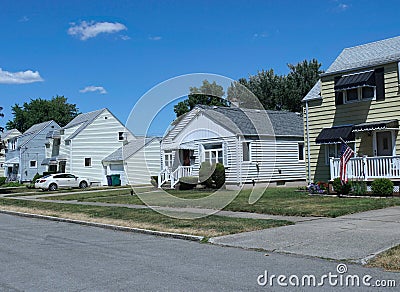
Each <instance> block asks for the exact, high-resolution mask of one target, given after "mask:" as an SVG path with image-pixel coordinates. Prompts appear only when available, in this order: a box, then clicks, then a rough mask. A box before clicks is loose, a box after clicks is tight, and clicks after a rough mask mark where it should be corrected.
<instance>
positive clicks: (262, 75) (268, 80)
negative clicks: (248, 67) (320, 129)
mask: <svg viewBox="0 0 400 292" xmlns="http://www.w3.org/2000/svg"><path fill="white" fill-rule="evenodd" d="M287 66H288V68H289V70H290V72H289V73H288V74H287V75H276V74H275V73H274V71H273V70H272V69H269V70H261V71H259V72H257V74H256V75H253V76H249V78H248V80H247V79H245V78H241V79H239V80H238V81H237V82H236V83H235V82H234V83H232V84H231V86H230V87H229V88H228V100H229V101H232V102H237V101H238V100H239V101H240V102H239V106H240V107H244V108H258V106H256V105H255V104H256V103H254V102H249V101H250V100H251V99H250V98H249V93H246V92H245V91H244V90H243V88H240V85H243V86H245V87H247V88H248V89H249V90H250V91H251V92H252V93H253V94H254V95H255V96H256V97H257V98H258V99H259V101H260V103H261V105H262V106H263V107H264V108H265V109H268V110H276V109H278V110H280V109H284V110H289V111H294V112H299V111H301V100H302V99H303V97H304V96H305V95H306V94H307V93H308V92H309V91H310V90H311V88H312V87H313V86H314V84H315V83H316V82H317V81H318V79H319V76H320V74H321V73H322V72H323V71H321V70H320V67H321V64H320V63H319V62H318V61H317V60H315V59H313V60H311V61H307V60H304V61H302V62H300V63H298V64H296V65H292V64H288V65H287ZM244 101H246V102H244Z"/></svg>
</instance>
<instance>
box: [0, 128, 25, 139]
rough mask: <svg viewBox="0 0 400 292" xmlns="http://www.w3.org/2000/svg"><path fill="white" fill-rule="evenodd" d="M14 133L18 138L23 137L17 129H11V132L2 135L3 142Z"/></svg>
mask: <svg viewBox="0 0 400 292" xmlns="http://www.w3.org/2000/svg"><path fill="white" fill-rule="evenodd" d="M13 133H15V134H16V135H18V136H19V135H21V132H20V131H18V130H17V129H11V130H8V131H6V132H4V133H2V134H1V135H0V137H1V139H2V140H6V139H7V138H8V137H10V136H11V135H12V134H13Z"/></svg>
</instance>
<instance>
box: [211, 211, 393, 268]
mask: <svg viewBox="0 0 400 292" xmlns="http://www.w3.org/2000/svg"><path fill="white" fill-rule="evenodd" d="M211 242H212V243H215V244H220V245H226V246H235V247H243V248H261V249H264V250H270V251H277V252H283V253H291V254H299V255H307V256H315V257H322V258H331V259H337V260H343V259H346V260H354V261H357V262H363V261H365V259H367V258H369V257H371V256H373V255H375V254H376V253H379V252H381V251H383V250H385V249H388V248H390V247H393V246H394V245H398V244H400V207H391V208H386V209H380V210H373V211H368V212H363V213H358V214H352V215H346V216H342V217H339V218H324V219H318V220H313V221H303V222H298V223H296V225H291V226H284V227H278V228H272V229H267V230H261V231H252V232H245V233H240V234H234V235H227V236H221V237H216V238H212V239H211Z"/></svg>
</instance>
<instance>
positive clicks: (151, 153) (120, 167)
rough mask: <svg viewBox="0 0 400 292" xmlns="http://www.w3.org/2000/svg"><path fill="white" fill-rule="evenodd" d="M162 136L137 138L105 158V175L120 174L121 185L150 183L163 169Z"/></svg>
mask: <svg viewBox="0 0 400 292" xmlns="http://www.w3.org/2000/svg"><path fill="white" fill-rule="evenodd" d="M160 141H161V138H158V137H153V138H144V137H141V138H137V139H135V140H133V141H130V142H129V143H127V144H125V145H124V146H123V147H121V148H119V149H117V150H116V151H115V152H113V153H111V154H110V155H109V156H107V157H106V158H104V159H103V161H102V162H103V167H104V175H113V174H119V175H120V178H121V185H142V184H146V185H147V184H150V179H151V176H157V175H158V173H159V172H160V170H161V162H160Z"/></svg>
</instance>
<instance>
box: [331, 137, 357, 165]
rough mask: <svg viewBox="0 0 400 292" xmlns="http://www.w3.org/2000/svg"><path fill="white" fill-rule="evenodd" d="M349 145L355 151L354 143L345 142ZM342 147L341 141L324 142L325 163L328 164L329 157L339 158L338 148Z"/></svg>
mask: <svg viewBox="0 0 400 292" xmlns="http://www.w3.org/2000/svg"><path fill="white" fill-rule="evenodd" d="M347 145H349V147H350V148H351V149H352V150H353V151H354V153H356V151H355V149H356V143H355V142H349V143H347ZM341 147H342V144H341V143H337V144H325V164H326V165H329V160H330V158H340V149H341Z"/></svg>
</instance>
